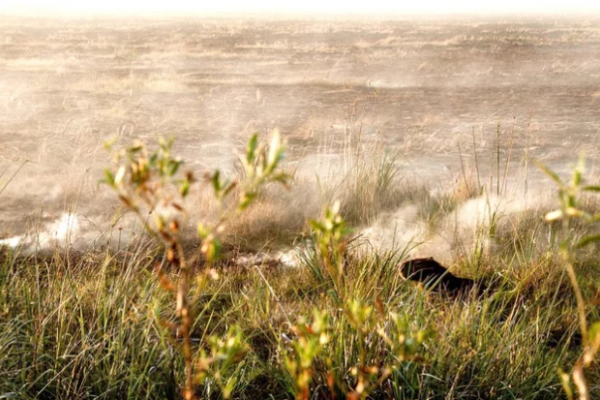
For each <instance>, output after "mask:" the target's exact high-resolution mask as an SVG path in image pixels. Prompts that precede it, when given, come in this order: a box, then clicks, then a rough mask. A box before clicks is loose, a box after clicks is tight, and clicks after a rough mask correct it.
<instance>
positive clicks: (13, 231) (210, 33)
mask: <svg viewBox="0 0 600 400" xmlns="http://www.w3.org/2000/svg"><path fill="white" fill-rule="evenodd" d="M14 4H16V3H13V5H14ZM19 4H21V5H24V7H25V5H27V4H29V5H30V6H32V7H33V8H32V9H33V11H36V10H37V11H39V10H41V9H43V7H50V6H51V5H50V3H47V2H43V1H39V2H30V3H27V2H25V3H19ZM53 4H54V3H53ZM102 4H104V5H105V7H108V8H106V9H107V10H108V9H109V8H110V7H112V6H114V4H115V3H112V5H111V2H110V1H108V2H103V3H102ZM123 4H129V6H131V7H134V6H136V4H138V3H135V2H133V3H132V2H130V3H127V2H124V3H123ZM162 4H164V3H162ZM169 4H173V8H172V9H173V10H176V9H177V7H178V3H177V2H176V1H175V2H172V3H169ZM181 4H182V3H181ZM222 4H224V5H227V4H229V5H235V4H236V3H232V2H230V3H227V2H225V3H222ZM307 4H308V5H310V3H307ZM313 4H314V3H313ZM357 4H358V3H357ZM372 4H373V7H374V8H373V10H377V9H378V7H381V4H383V3H380V5H379V6H378V5H377V3H372ZM420 4H424V5H427V4H430V5H433V4H434V3H433V2H431V3H427V2H425V3H420ZM436 4H437V3H436ZM457 4H458V3H457ZM465 4H466V3H465ZM509 4H510V3H509ZM572 4H574V5H576V4H577V3H572ZM55 5H56V7H54V8H53V11H57V12H58V11H61V10H65V11H69V10H70V11H72V12H76V11H77V10H78V8H77V7H75V6H71V5H70V3H65V2H63V3H61V2H57V3H55ZM263 5H265V6H266V5H268V4H267V3H263ZM554 5H555V6H558V3H555V4H554ZM34 6H35V7H34ZM109 6H110V7H109ZM159 6H160V4H159V3H156V4H154V5H148V8H146V10H148V11H151V10H153V9H155V8H153V7H159ZM352 7H353V6H352V4H350V5H349V8H347V10H351V9H352ZM25 8H27V7H25ZM7 9H8V7H7V6H6V4H5V3H3V7H2V10H7ZM79 10H80V11H83V10H84V9H83V8H79ZM85 10H87V11H93V10H94V9H89V8H86V9H85ZM96 10H99V9H96ZM123 10H126V8H125V9H122V11H123ZM326 10H327V8H326V7H325V8H321V9H320V11H323V12H325V11H326ZM356 10H358V8H357V9H356ZM442 10H443V8H442ZM37 11H36V12H37ZM0 38H1V39H0V141H1V144H2V146H1V147H0V169H1V170H2V171H5V172H4V175H3V176H2V177H0V188H2V187H3V185H5V184H6V182H7V177H10V176H11V175H12V174H13V173H14V172H16V171H17V170H18V168H19V166H20V165H21V163H22V162H23V161H24V160H29V162H28V163H27V164H26V165H25V166H24V167H23V169H22V170H21V171H20V172H19V173H18V175H17V176H16V178H15V179H14V180H13V181H11V182H10V184H8V186H7V187H6V189H5V190H4V191H3V192H2V193H1V197H0V201H1V203H2V206H1V207H0V240H2V239H5V240H10V243H13V242H14V241H15V240H16V239H14V238H15V237H16V236H15V235H21V234H23V233H24V232H25V231H28V230H30V229H39V230H41V231H43V232H46V233H48V232H51V234H46V237H47V238H49V239H48V240H47V241H48V242H51V241H55V242H56V241H59V240H57V239H61V238H64V237H65V235H63V234H62V233H63V231H65V229H63V228H62V227H64V226H67V227H69V226H71V225H73V226H77V228H78V230H79V234H78V235H81V236H84V235H87V237H90V238H92V237H95V236H98V234H99V233H101V232H105V231H106V227H107V226H108V225H109V224H110V221H111V220H112V217H113V216H114V210H115V208H114V206H115V203H116V201H115V199H114V196H113V194H112V193H110V192H109V190H108V189H107V188H106V187H104V186H101V185H99V184H98V180H99V179H100V178H101V176H102V169H103V168H104V167H106V166H107V165H108V164H109V161H110V158H109V156H108V154H107V153H106V151H105V150H104V149H103V146H102V145H103V143H104V142H105V141H106V140H108V139H110V138H112V137H117V138H118V143H117V145H118V146H121V147H122V146H126V145H127V144H128V143H130V141H131V140H132V139H134V138H142V139H144V140H146V141H148V142H150V143H152V142H153V141H154V140H155V139H156V138H157V137H158V136H171V135H172V136H174V138H175V149H174V150H175V152H176V153H177V154H178V155H181V156H182V157H183V158H184V159H185V160H187V161H188V163H187V167H188V168H190V169H192V170H194V171H195V172H197V173H199V174H201V173H204V172H205V171H206V170H207V169H212V168H221V169H223V170H225V171H227V172H229V173H231V171H232V170H233V163H234V161H235V159H236V153H237V152H240V151H241V150H242V149H243V147H244V143H245V142H246V141H247V139H248V138H249V136H250V135H251V134H252V133H254V132H261V133H262V134H263V135H266V134H268V133H269V132H271V131H272V130H273V129H274V128H279V129H280V131H281V132H282V135H283V136H284V138H285V139H286V140H287V154H288V159H287V160H286V162H287V164H288V166H289V167H290V168H292V169H294V170H296V171H299V172H300V174H301V175H302V176H303V177H305V178H306V179H309V178H310V179H314V178H315V175H316V174H320V176H327V177H330V178H332V179H334V180H335V179H337V180H342V178H343V177H344V173H345V172H347V171H348V170H350V169H351V167H352V163H353V162H354V160H355V158H356V154H357V153H360V152H363V151H367V150H369V151H370V150H373V149H374V150H375V153H374V154H379V155H381V152H382V150H385V151H388V152H390V153H393V154H398V159H397V160H396V161H397V162H396V164H395V167H396V168H397V169H398V176H399V177H401V178H402V179H405V178H410V179H415V180H417V181H420V182H423V183H424V185H425V186H427V187H428V188H430V189H431V190H438V191H443V190H445V189H448V188H450V189H451V188H452V186H453V185H454V184H455V183H456V182H457V181H459V180H460V179H463V178H465V176H467V177H469V178H473V180H475V175H476V172H477V173H478V176H477V180H480V181H481V182H479V183H485V184H493V185H490V187H495V190H497V191H496V193H498V192H500V188H499V187H498V186H499V184H498V181H496V180H495V178H497V177H499V176H502V177H503V187H502V192H505V191H506V189H507V188H508V189H511V190H512V188H513V184H516V185H515V187H519V185H521V186H523V184H525V186H527V184H528V185H529V188H530V189H531V188H532V187H534V185H537V187H540V186H541V185H545V184H546V183H547V181H544V180H543V178H542V177H541V174H540V173H539V171H536V170H535V168H531V163H530V162H529V160H530V158H532V157H536V158H538V159H540V160H542V161H543V162H545V163H547V164H549V165H550V166H551V167H552V168H555V169H558V170H559V171H561V172H565V165H567V163H568V162H569V161H572V160H574V159H575V158H576V157H577V154H578V153H579V152H581V151H584V152H585V153H586V154H587V155H588V159H589V160H590V163H589V165H590V166H591V167H592V169H593V168H595V167H597V166H598V162H599V160H600V151H599V148H600V147H599V146H598V142H599V139H600V134H599V132H600V120H599V119H598V106H599V105H600V73H599V71H600V23H599V21H598V20H597V19H594V18H576V19H575V18H574V19H554V18H533V19H530V20H526V19H497V20H496V19H491V18H485V19H482V18H478V17H471V18H469V19H464V20H444V19H439V20H417V19H414V20H411V19H406V20H386V21H383V20H381V21H376V20H369V21H366V20H359V19H353V20H346V21H343V20H341V19H336V20H331V21H328V20H326V21H324V20H323V19H321V20H313V19H310V18H306V19H297V20H285V21H284V20H279V19H276V18H270V19H267V18H265V19H260V18H256V19H244V18H237V19H236V18H219V19H217V18H213V19H211V18H198V19H196V20H193V19H182V20H176V19H169V18H162V19H155V20H147V21H144V20H140V19H122V20H111V19H104V20H98V21H94V20H87V19H85V18H72V19H70V20H69V21H68V23H64V21H62V20H56V19H51V18H48V19H28V18H26V17H25V18H22V17H19V18H16V17H15V18H2V19H0ZM377 152H379V153H377ZM499 160H501V162H500V161H499ZM491 176H493V177H495V178H494V179H492V178H491ZM504 176H506V180H505V181H504ZM540 183H541V184H540ZM309 186H310V185H309ZM313 189H314V190H301V192H302V193H303V194H304V195H305V196H306V198H305V199H303V198H302V197H301V195H298V196H295V197H294V198H292V200H293V201H288V200H289V199H288V198H285V197H283V199H284V200H283V201H279V203H277V204H284V205H285V204H288V205H290V207H292V208H293V209H290V210H285V211H284V212H282V211H281V210H278V209H276V207H275V206H273V205H268V206H265V207H263V208H262V210H263V211H264V212H267V211H266V210H270V211H268V212H269V218H275V219H277V221H279V222H277V223H281V225H286V224H287V223H288V222H289V220H286V219H285V215H286V213H287V212H288V211H289V212H290V213H293V212H295V211H294V210H295V209H296V208H298V209H300V208H302V207H303V205H306V204H310V205H311V207H304V209H302V213H301V214H297V215H296V217H297V218H296V219H295V220H294V226H298V225H301V222H302V221H304V219H303V218H304V217H306V216H310V215H309V214H310V213H312V212H313V211H314V210H317V211H316V212H317V213H318V209H319V207H318V206H319V201H320V200H319V199H315V198H316V197H317V193H316V192H317V191H316V185H314V186H313ZM522 189H523V188H522V187H519V190H522ZM299 203H302V204H299ZM403 207H407V205H406V204H404V205H403ZM308 208H310V212H308V211H307V209H308ZM458 209H459V210H460V208H458ZM406 210H408V211H410V212H408V211H407V212H406V213H407V215H409V216H411V215H412V211H411V210H410V208H408V209H406ZM406 210H404V211H406ZM387 211H389V212H391V213H392V214H394V213H393V210H387ZM400 211H402V209H401V210H399V211H398V212H400ZM404 211H402V212H400V213H401V214H403V213H404ZM71 212H73V213H75V214H76V215H77V219H76V220H72V219H71V218H70V216H69V215H71V214H70V213H71ZM255 213H256V215H258V216H257V217H256V218H257V219H260V218H263V216H262V215H259V214H260V213H258V212H257V211H256V212H255ZM65 215H66V216H65ZM394 215H396V214H394ZM396 216H397V215H396ZM394 218H395V217H394ZM411 218H412V217H411ZM61 221H62V224H61ZM71 221H77V224H73V223H71ZM298 221H300V222H298ZM242 228H243V229H245V231H244V232H254V228H255V227H254V225H252V223H250V222H248V224H246V225H245V226H244V227H242ZM240 229H241V228H240ZM415 229H416V228H415ZM381 231H383V232H388V231H389V229H388V227H387V226H384V227H383V228H382V229H381ZM50 239H51V240H50ZM35 240H38V241H39V240H43V238H42V239H35ZM35 240H34V241H35ZM7 243H8V242H7Z"/></svg>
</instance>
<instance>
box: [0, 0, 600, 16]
mask: <svg viewBox="0 0 600 400" xmlns="http://www.w3.org/2000/svg"><path fill="white" fill-rule="evenodd" d="M598 11H600V4H598V2H597V1H593V0H574V1H566V0H546V1H543V0H533V1H526V2H524V1H517V0H505V1H469V0H454V1H447V0H424V1H398V2H389V1H386V0H375V1H361V0H353V1H339V0H334V1H317V0H308V1H302V2H282V1H275V0H262V1H252V2H249V1H245V0H225V1H219V2H197V3H196V4H194V3H193V2H189V1H186V0H171V1H165V0H153V1H142V0H129V1H117V0H106V1H101V2H82V1H78V0H24V1H14V0H9V1H8V2H6V1H5V2H3V3H2V5H0V12H8V13H17V14H27V15H40V16H44V15H48V14H55V15H60V14H66V15H98V14H104V15H111V14H112V15H118V14H121V15H123V14H127V15H153V14H155V15H156V14H158V15H162V16H164V15H190V14H192V15H193V14H197V15H206V14H238V15H239V14H256V15H260V14H265V13H267V14H295V15H299V14H305V15H352V14H354V15H363V16H364V15H373V16H376V15H379V16H384V17H391V16H403V15H410V14H422V15H448V14H490V13H504V14H557V15H558V14H564V13H565V12H567V13H580V14H584V13H585V14H587V13H590V12H598Z"/></svg>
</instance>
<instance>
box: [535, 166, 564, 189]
mask: <svg viewBox="0 0 600 400" xmlns="http://www.w3.org/2000/svg"><path fill="white" fill-rule="evenodd" d="M533 162H534V163H535V165H537V167H538V168H539V169H541V170H542V171H543V172H544V173H545V174H546V175H548V176H549V177H550V178H551V179H552V180H553V181H554V182H556V183H558V184H559V185H560V186H564V183H563V181H562V180H561V179H560V178H559V176H558V175H557V174H556V173H555V172H554V171H552V170H551V169H550V168H548V167H547V166H545V165H544V164H542V163H541V162H540V161H538V160H535V159H534V160H533Z"/></svg>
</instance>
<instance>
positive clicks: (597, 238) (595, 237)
mask: <svg viewBox="0 0 600 400" xmlns="http://www.w3.org/2000/svg"><path fill="white" fill-rule="evenodd" d="M598 241H600V234H595V235H588V236H585V237H584V238H582V239H581V240H580V241H579V242H577V244H576V245H575V247H576V248H578V249H580V248H582V247H585V246H587V245H588V244H591V243H594V242H598Z"/></svg>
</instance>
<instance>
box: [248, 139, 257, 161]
mask: <svg viewBox="0 0 600 400" xmlns="http://www.w3.org/2000/svg"><path fill="white" fill-rule="evenodd" d="M257 146H258V134H256V133H255V134H254V135H252V137H251V138H250V140H249V141H248V146H247V147H246V160H247V161H248V164H252V163H253V162H254V160H255V159H256V147H257Z"/></svg>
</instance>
